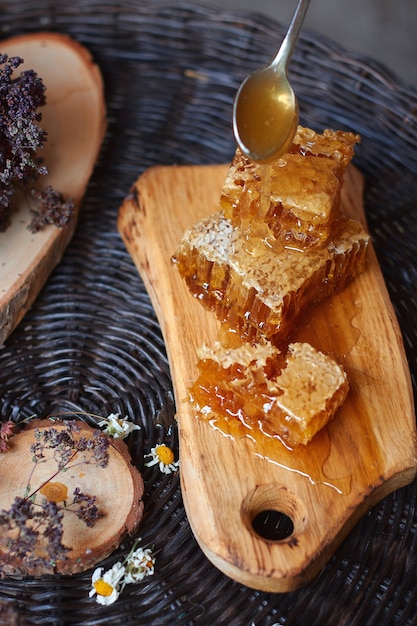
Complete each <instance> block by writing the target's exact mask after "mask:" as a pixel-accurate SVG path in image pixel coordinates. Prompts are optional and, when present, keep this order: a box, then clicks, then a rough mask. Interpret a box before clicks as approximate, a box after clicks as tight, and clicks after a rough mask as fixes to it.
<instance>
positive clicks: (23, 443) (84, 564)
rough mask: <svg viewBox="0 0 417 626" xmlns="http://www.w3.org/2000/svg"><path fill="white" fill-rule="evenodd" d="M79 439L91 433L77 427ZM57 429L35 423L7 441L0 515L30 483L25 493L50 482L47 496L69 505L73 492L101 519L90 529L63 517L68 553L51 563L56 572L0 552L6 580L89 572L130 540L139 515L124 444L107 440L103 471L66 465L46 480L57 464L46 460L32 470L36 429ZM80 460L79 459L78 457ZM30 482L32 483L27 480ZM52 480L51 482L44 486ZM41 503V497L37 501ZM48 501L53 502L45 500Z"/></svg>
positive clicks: (0, 461)
mask: <svg viewBox="0 0 417 626" xmlns="http://www.w3.org/2000/svg"><path fill="white" fill-rule="evenodd" d="M79 425H80V433H79V434H78V435H77V437H78V436H79V437H87V438H92V436H93V432H94V429H93V428H91V427H90V426H88V425H87V424H85V423H84V422H79ZM36 428H38V429H41V430H46V429H49V428H56V429H57V430H64V429H65V428H66V426H65V423H64V422H53V421H50V420H34V421H33V422H31V423H30V424H29V425H28V426H27V427H26V428H25V429H24V430H23V431H22V432H21V433H19V434H17V435H15V436H14V437H12V438H11V439H10V441H9V447H10V450H9V451H8V452H6V453H3V454H1V455H0V510H8V509H9V508H10V505H11V504H12V502H13V501H14V499H15V497H16V496H21V497H23V496H24V495H25V490H26V487H27V484H28V480H30V485H31V488H30V491H31V492H32V491H33V490H34V489H36V488H37V487H40V486H41V485H43V483H44V482H45V481H49V483H48V487H47V489H46V490H45V489H43V491H44V493H45V494H46V495H48V494H51V493H52V492H53V490H54V489H55V490H58V492H59V491H61V493H66V492H67V494H68V500H67V501H66V502H67V504H69V503H70V502H71V501H72V494H73V492H74V489H75V488H76V487H78V488H79V489H80V490H81V492H82V493H85V494H88V495H89V496H95V497H96V505H97V507H98V508H99V511H100V512H101V513H102V514H103V517H101V519H99V520H98V521H97V522H96V523H95V524H94V526H93V527H92V528H89V527H88V526H87V525H86V524H85V522H84V521H82V520H80V519H78V517H77V516H76V515H74V514H72V513H70V512H69V511H67V512H66V513H64V516H63V531H64V532H63V539H62V543H63V544H64V545H65V546H66V547H70V548H71V551H70V552H69V553H68V558H67V559H65V560H62V561H58V562H57V563H56V566H55V568H53V569H52V570H51V568H47V567H45V568H44V569H42V568H41V569H39V568H36V569H34V570H31V569H30V568H29V567H27V564H25V563H23V562H22V561H21V560H18V559H15V560H12V561H10V560H9V558H6V557H5V554H4V552H3V553H2V552H1V548H0V571H2V572H4V573H6V574H10V573H16V572H18V573H19V574H21V575H22V574H29V575H41V574H50V573H61V574H74V573H76V572H80V571H84V570H86V569H88V568H90V567H93V566H94V565H95V564H96V563H97V562H98V561H101V560H102V559H104V558H106V557H107V556H109V554H111V552H113V550H115V549H116V548H117V547H118V546H119V545H120V542H121V541H122V540H123V538H124V537H126V535H132V534H134V533H135V532H136V531H137V529H138V527H139V524H140V522H141V519H142V515H143V502H142V495H143V481H142V477H141V475H140V473H139V471H138V470H137V469H136V468H135V467H134V466H133V465H132V464H131V459H130V455H129V452H128V449H127V446H126V444H125V443H124V442H123V441H121V440H120V439H111V440H110V446H109V448H108V452H109V462H108V465H107V466H106V467H105V468H101V467H97V466H96V465H93V464H86V463H79V462H78V463H77V462H76V460H74V462H72V463H70V464H69V466H68V467H69V469H67V470H66V471H64V472H62V471H61V472H60V473H59V474H58V475H57V476H54V477H53V478H51V477H52V476H53V475H54V473H55V471H56V468H57V464H56V461H54V460H52V459H49V453H50V452H51V451H50V450H49V451H47V452H48V460H47V461H46V462H45V463H38V464H37V465H36V469H35V471H34V473H33V475H32V476H31V471H32V469H33V467H34V463H33V461H32V456H33V455H32V452H31V450H30V448H31V445H32V444H33V443H34V441H35V429H36ZM80 454H81V453H80ZM30 476H31V477H30ZM49 479H51V480H49ZM42 497H45V496H42V495H40V494H38V495H37V496H36V501H37V502H40V501H41V498H42ZM49 499H52V497H51V496H50V497H49Z"/></svg>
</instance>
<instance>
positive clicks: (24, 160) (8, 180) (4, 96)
mask: <svg viewBox="0 0 417 626" xmlns="http://www.w3.org/2000/svg"><path fill="white" fill-rule="evenodd" d="M22 63H23V59H21V58H20V57H8V56H7V54H0V146H1V147H0V231H4V230H6V228H7V227H8V226H9V223H10V216H11V213H12V202H13V196H14V193H15V191H16V189H18V188H22V189H24V190H26V191H30V190H32V189H34V185H35V183H36V181H37V180H38V178H39V176H41V175H45V174H47V169H46V167H45V166H44V165H42V162H41V159H40V158H39V157H38V151H39V150H40V149H42V148H43V147H44V143H45V141H46V140H47V133H46V131H45V130H43V129H42V128H40V127H39V125H38V122H40V121H41V119H42V114H41V113H39V112H38V108H39V107H41V106H43V105H44V104H45V103H46V98H45V85H44V84H43V82H42V79H41V78H40V77H39V76H38V75H37V73H36V72H34V71H33V70H26V71H22V72H20V74H19V75H18V76H15V75H14V71H15V70H17V69H18V67H19V66H20V65H21V64H22ZM35 197H36V199H37V201H38V204H39V207H38V208H37V209H34V210H33V215H34V217H33V221H32V224H31V225H30V226H29V229H30V230H32V231H33V232H36V231H37V230H39V229H40V228H42V226H43V225H45V224H51V223H53V224H56V225H57V226H60V227H62V226H64V225H65V224H67V223H68V221H69V220H70V219H72V215H73V213H74V205H73V203H72V202H71V201H68V202H65V201H64V199H63V197H62V196H61V194H59V193H58V192H55V191H54V190H53V189H51V188H50V187H48V188H47V189H46V190H44V191H40V192H38V191H35ZM61 211H62V212H61Z"/></svg>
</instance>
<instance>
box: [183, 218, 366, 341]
mask: <svg viewBox="0 0 417 626" xmlns="http://www.w3.org/2000/svg"><path fill="white" fill-rule="evenodd" d="M368 240H369V236H368V235H367V234H366V232H365V231H364V230H363V228H362V226H361V225H360V224H359V222H357V221H355V220H351V219H348V218H347V217H344V216H339V217H338V219H337V220H336V221H335V223H334V226H333V229H332V238H331V240H330V241H329V242H328V243H327V244H326V245H325V246H323V247H321V248H311V249H307V250H305V251H304V252H303V253H300V252H299V251H297V250H292V249H285V248H282V249H280V250H278V251H277V250H275V249H273V248H270V247H268V246H264V245H261V246H260V247H259V248H258V249H257V250H256V251H255V252H256V254H255V253H254V250H253V249H248V246H247V240H246V239H245V238H244V237H243V236H242V233H241V231H240V229H239V228H238V227H235V226H233V224H232V222H231V220H229V219H227V218H226V217H225V216H224V215H223V213H222V212H219V213H216V214H214V215H211V216H210V217H208V218H205V219H203V220H201V221H200V222H198V223H197V224H195V225H194V226H193V227H191V228H190V229H188V230H187V231H186V232H185V233H184V234H183V236H182V239H181V240H180V242H179V245H178V247H177V250H176V252H175V254H174V256H173V259H172V260H173V262H174V263H176V265H177V267H178V270H179V272H180V275H181V276H182V277H183V279H184V280H185V281H186V284H187V286H188V288H189V290H190V291H191V293H192V294H193V295H194V296H195V297H196V298H197V299H198V300H199V301H200V302H201V304H202V305H203V306H205V307H206V308H207V309H209V310H212V311H214V312H215V314H216V316H217V318H218V319H219V320H220V321H221V322H224V323H226V324H228V326H230V327H231V328H232V329H235V330H236V331H237V332H238V333H239V335H240V337H242V339H243V340H245V341H249V342H250V343H256V342H257V341H259V339H260V338H262V337H265V338H267V339H269V340H271V341H274V342H275V343H276V340H282V339H286V338H287V337H288V335H289V333H290V332H291V331H292V329H293V327H294V325H295V324H296V322H297V320H298V319H299V317H300V315H301V314H302V313H304V312H305V311H306V310H308V308H309V307H310V306H311V305H312V304H316V303H317V302H320V301H321V300H323V299H324V298H326V297H328V296H329V295H331V294H333V293H334V292H335V291H337V290H340V289H342V288H343V287H344V286H345V284H346V283H347V282H348V281H349V280H350V279H351V278H352V277H353V276H355V275H356V274H357V273H358V272H360V271H361V270H362V269H363V267H364V265H365V261H366V249H367V244H368Z"/></svg>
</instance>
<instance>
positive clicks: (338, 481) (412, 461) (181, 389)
mask: <svg viewBox="0 0 417 626" xmlns="http://www.w3.org/2000/svg"><path fill="white" fill-rule="evenodd" d="M227 169H228V168H227V166H225V165H216V166H181V167H170V166H166V167H155V168H151V169H149V170H148V171H146V172H145V173H144V174H143V175H142V176H141V177H140V178H139V179H138V181H137V182H136V184H135V185H134V186H133V188H132V191H131V194H130V195H129V196H128V197H127V198H126V200H125V201H124V203H123V205H122V206H121V208H120V213H119V223H118V225H119V230H120V233H121V235H122V237H123V240H124V242H125V244H126V246H127V249H128V250H129V252H130V254H131V256H132V258H133V260H134V262H135V264H136V265H137V268H138V270H139V272H140V275H141V276H142V278H143V280H144V283H145V285H146V287H147V289H148V291H149V294H150V296H151V298H152V302H153V305H154V308H155V311H156V314H157V316H158V319H159V322H160V324H161V328H162V332H163V335H164V339H165V342H166V348H167V352H168V356H169V362H170V367H171V373H172V379H173V384H174V389H175V394H176V403H177V413H178V423H179V435H180V460H181V470H180V471H181V484H182V491H183V498H184V506H185V509H186V512H187V515H188V519H189V522H190V525H191V527H192V530H193V532H194V534H195V537H196V539H197V541H198V543H199V545H200V546H201V549H202V550H203V552H204V553H205V554H206V556H207V557H208V558H209V559H210V560H211V561H212V563H214V565H215V566H217V567H218V568H219V569H220V570H221V571H223V572H224V573H225V574H226V575H228V576H230V577H231V578H233V579H235V580H237V581H239V582H241V583H243V584H245V585H247V586H249V587H253V588H256V589H260V590H264V591H272V592H286V591H290V590H293V589H296V588H297V587H299V586H301V585H303V584H305V583H307V582H308V581H309V580H310V579H311V578H312V577H313V576H314V575H315V574H317V573H318V572H319V571H320V569H321V568H322V567H323V566H324V565H325V563H326V562H327V560H328V559H329V558H330V557H331V555H332V554H333V552H334V551H335V549H336V547H337V546H338V544H339V543H340V542H341V541H342V540H343V538H344V537H345V536H346V535H347V533H348V532H349V530H350V529H351V528H352V527H353V525H354V524H355V522H356V521H357V520H358V519H359V517H360V516H362V515H363V514H364V513H365V512H366V511H367V510H368V509H369V508H370V507H372V506H373V505H374V504H375V503H376V502H377V501H378V500H380V499H381V498H383V497H384V496H386V495H387V494H388V493H390V492H392V491H393V490H395V489H398V488H399V487H401V486H403V485H405V484H407V483H409V482H411V481H412V480H413V479H414V477H415V476H416V456H417V455H416V432H415V414H414V406H413V396H412V387H411V381H410V375H409V370H408V366H407V362H406V358H405V354H404V349H403V343H402V339H401V333H400V329H399V326H398V323H397V320H396V318H395V314H394V311H393V308H392V305H391V303H390V300H389V296H388V293H387V290H386V287H385V284H384V280H383V277H382V274H381V271H380V268H379V265H378V262H377V260H376V256H375V253H374V250H373V248H372V246H371V248H370V250H369V257H368V266H367V269H366V271H365V272H364V273H363V274H362V275H361V276H360V277H358V278H357V279H356V280H355V281H354V282H352V283H351V285H350V286H349V287H348V288H346V290H345V291H343V292H342V293H340V294H338V295H336V296H334V297H333V298H332V299H331V300H329V301H328V302H326V303H325V304H323V305H320V306H319V307H317V308H316V309H315V310H314V311H313V312H312V314H311V316H309V320H308V324H305V325H304V326H302V327H300V329H299V331H298V332H297V333H296V335H295V337H294V339H295V340H306V341H309V342H310V343H311V344H312V345H313V346H314V347H315V348H317V349H319V350H322V351H324V352H326V353H328V354H331V355H333V356H335V357H336V359H337V360H338V361H339V362H341V363H342V364H343V366H344V367H345V369H346V371H347V373H348V376H349V380H350V387H351V389H350V392H349V395H348V398H347V400H346V402H345V404H344V405H343V407H342V408H341V409H340V410H339V412H338V414H337V415H336V417H335V418H334V419H333V420H332V421H331V422H330V423H329V424H328V426H327V427H326V428H325V429H324V430H323V431H321V432H320V433H319V434H318V435H317V436H316V437H315V438H314V439H313V441H312V442H311V443H310V444H309V445H308V446H306V447H304V448H303V447H301V448H300V449H299V450H296V451H289V450H287V449H285V448H284V447H283V446H282V445H280V444H279V443H276V444H274V445H271V444H270V442H267V443H265V444H264V443H262V441H260V442H258V443H256V444H254V443H253V442H251V441H250V440H249V439H247V438H245V437H241V436H240V433H238V432H237V433H234V435H233V436H232V437H229V436H226V435H225V433H224V432H221V429H216V428H213V427H212V426H210V425H209V424H208V423H206V422H202V421H199V420H198V419H196V418H195V416H194V414H193V411H192V409H191V406H190V404H189V403H188V402H187V400H186V398H187V390H188V388H189V386H190V384H191V383H192V382H193V380H194V379H195V378H196V375H197V370H196V348H197V346H199V345H200V344H201V343H203V342H206V343H208V344H209V345H211V344H212V343H213V342H214V341H215V340H216V338H217V333H218V322H217V321H216V319H215V317H214V314H212V313H210V312H207V311H206V310H204V309H203V307H202V306H201V305H200V304H199V303H198V302H197V301H196V300H195V299H194V298H193V297H192V296H191V295H190V293H189V292H188V290H187V288H186V286H185V283H184V282H183V281H182V279H181V278H180V276H179V274H178V271H177V269H176V267H175V266H174V265H173V264H172V263H171V257H172V254H173V253H174V251H175V249H176V246H177V243H178V241H179V239H180V237H181V235H182V233H183V232H184V230H185V229H186V228H188V227H189V226H191V225H192V224H193V223H195V222H196V221H197V220H199V219H200V218H201V217H203V216H205V215H209V214H211V213H212V212H215V211H217V210H218V209H219V205H218V200H219V195H220V190H221V187H222V185H223V182H224V179H225V176H226V172H227ZM362 192H363V180H362V176H361V175H360V173H359V172H358V171H357V170H356V169H354V168H353V167H350V168H349V171H348V175H347V180H346V182H345V186H344V190H343V199H342V202H343V208H344V210H345V212H346V213H348V214H349V215H351V216H352V217H356V218H358V219H360V220H362V221H364V214H363V204H362ZM280 514H284V516H286V517H287V518H289V520H290V521H291V522H292V525H293V528H292V532H290V534H288V533H287V534H288V536H286V537H285V538H281V539H279V540H271V539H270V538H265V536H267V537H269V536H270V534H269V530H270V529H268V528H267V527H268V525H269V523H270V522H269V520H271V519H272V520H275V518H276V517H277V516H278V517H279V515H280ZM259 519H261V521H262V522H263V524H261V529H259V528H258V526H257V525H256V524H255V522H254V520H259ZM284 519H285V517H284ZM262 525H263V526H264V527H265V528H266V529H267V530H268V532H264V529H263V528H262ZM254 526H255V528H254ZM255 529H256V530H255Z"/></svg>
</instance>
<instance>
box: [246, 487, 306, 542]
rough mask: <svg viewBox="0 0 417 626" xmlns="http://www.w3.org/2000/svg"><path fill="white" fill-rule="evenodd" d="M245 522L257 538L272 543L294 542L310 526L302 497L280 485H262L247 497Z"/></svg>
mask: <svg viewBox="0 0 417 626" xmlns="http://www.w3.org/2000/svg"><path fill="white" fill-rule="evenodd" d="M241 514H242V519H243V521H244V523H245V524H246V526H247V527H248V529H249V530H250V531H251V532H252V533H255V534H256V536H257V537H258V538H259V537H260V538H262V539H264V540H266V541H271V542H284V543H285V542H286V541H292V538H293V536H294V537H295V536H299V535H300V534H301V533H302V532H303V531H304V530H305V527H306V525H307V511H306V508H305V506H304V503H303V502H302V501H301V500H300V498H299V497H298V496H297V495H296V494H295V493H293V492H292V491H290V490H289V489H287V487H283V486H279V485H276V484H267V485H258V486H257V487H255V488H254V489H253V491H252V492H251V493H249V495H248V496H247V497H246V498H245V500H244V501H243V503H242V509H241Z"/></svg>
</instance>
